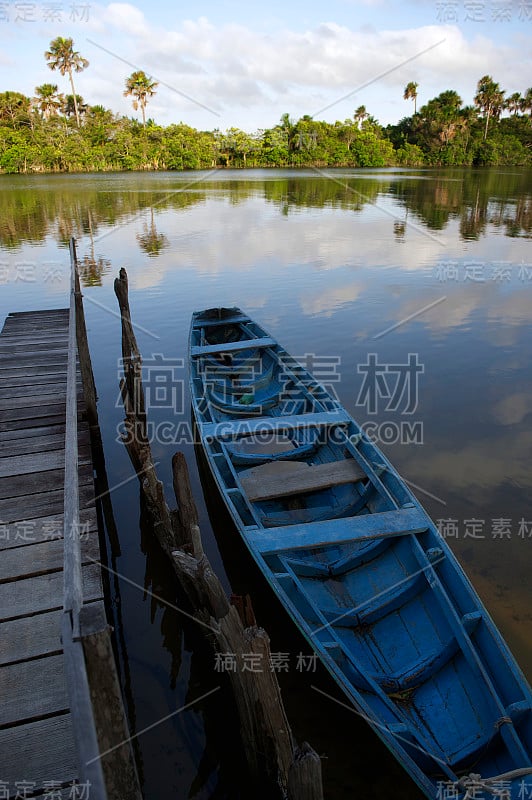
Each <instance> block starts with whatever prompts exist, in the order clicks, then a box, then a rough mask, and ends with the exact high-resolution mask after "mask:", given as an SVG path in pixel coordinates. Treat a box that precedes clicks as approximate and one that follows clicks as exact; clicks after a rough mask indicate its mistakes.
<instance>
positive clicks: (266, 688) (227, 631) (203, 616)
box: [115, 269, 323, 800]
mask: <svg viewBox="0 0 532 800" xmlns="http://www.w3.org/2000/svg"><path fill="white" fill-rule="evenodd" d="M115 294H116V296H117V299H118V304H119V307H120V313H121V317H122V357H123V363H124V376H125V377H124V379H123V380H122V381H121V389H122V397H123V400H124V408H125V412H126V419H125V435H124V443H125V446H126V448H127V450H128V453H129V456H130V458H131V461H132V463H133V465H134V467H135V469H136V470H137V473H138V476H139V481H140V486H141V491H142V494H143V497H144V499H145V501H146V508H147V511H148V513H149V514H150V517H151V519H152V522H153V529H154V533H155V535H156V536H157V539H158V540H159V543H160V544H161V546H162V548H163V550H164V551H165V552H166V554H167V555H168V557H169V558H170V560H171V563H172V565H173V568H174V571H175V573H176V576H177V578H178V580H179V582H180V585H181V587H182V589H183V590H184V592H185V593H186V595H187V597H188V600H189V602H190V604H191V606H192V609H193V616H194V617H195V618H196V619H197V620H198V622H200V623H202V625H201V627H202V629H203V630H205V631H206V636H207V640H208V642H209V643H210V644H211V646H212V647H213V650H214V653H215V654H219V655H222V654H227V653H230V654H231V655H232V656H234V657H235V661H236V669H235V670H234V671H233V670H230V671H228V672H227V673H226V674H227V676H228V678H229V680H230V682H231V686H232V689H233V696H234V700H235V705H236V708H237V712H238V715H239V720H240V727H241V738H242V744H243V747H244V751H245V754H246V758H247V762H248V766H249V770H250V774H251V776H252V778H253V779H254V781H255V783H256V787H257V791H256V792H255V794H256V796H257V797H259V796H260V797H268V798H275V797H283V798H286V797H288V798H289V800H323V789H322V780H321V763H320V759H319V757H318V756H317V755H316V753H314V751H313V750H312V748H311V747H310V746H309V745H308V744H306V743H304V744H303V745H302V747H301V748H297V747H296V746H295V743H294V741H293V737H292V733H291V730H290V726H289V724H288V720H287V717H286V713H285V710H284V707H283V703H282V698H281V690H280V688H279V684H278V681H277V676H276V674H275V672H274V671H272V670H270V669H269V668H266V669H263V670H261V671H257V672H254V671H251V670H249V669H248V670H246V669H244V663H245V658H244V656H245V657H246V659H249V658H250V656H251V657H253V656H256V657H257V661H258V663H261V664H266V665H268V667H269V664H270V642H269V637H268V635H267V633H266V631H265V630H263V629H262V628H260V627H258V626H257V625H256V624H255V623H254V617H253V614H252V612H251V611H250V609H249V607H248V609H247V611H246V615H245V618H246V622H245V623H244V622H243V620H242V618H241V615H240V614H239V612H238V610H237V608H236V607H235V606H234V605H232V604H231V603H230V602H229V600H228V598H227V595H226V593H225V591H224V589H223V586H222V584H221V583H220V581H219V580H218V578H217V576H216V575H215V573H214V572H213V570H212V567H211V565H210V563H209V560H208V558H207V556H206V555H205V553H204V551H203V545H202V542H201V535H200V529H199V521H198V512H197V508H196V504H195V502H194V498H193V495H192V490H191V487H190V479H189V474H188V469H187V464H186V460H185V457H184V455H183V454H182V453H176V454H175V455H174V457H173V460H172V472H173V484H174V493H175V496H176V501H177V505H178V509H177V511H170V509H169V508H168V506H167V504H166V500H165V497H164V491H163V485H162V483H161V482H160V481H159V480H158V478H157V474H156V471H155V466H154V463H153V458H152V454H151V448H150V444H149V441H148V438H147V435H146V409H145V405H144V392H143V389H142V377H141V376H142V367H141V357H140V353H139V350H138V346H137V342H136V338H135V334H134V330H133V325H132V323H131V313H130V309H129V299H128V280H127V273H126V271H125V270H124V269H121V270H120V273H119V277H118V278H117V279H116V280H115ZM242 616H244V614H243V615H242ZM250 622H252V623H253V624H249V623H250Z"/></svg>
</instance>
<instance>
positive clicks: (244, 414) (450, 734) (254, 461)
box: [190, 308, 532, 800]
mask: <svg viewBox="0 0 532 800" xmlns="http://www.w3.org/2000/svg"><path fill="white" fill-rule="evenodd" d="M190 378H191V394H192V404H193V409H194V416H195V420H196V424H197V428H198V429H199V433H200V437H201V441H202V444H203V446H204V450H205V453H206V456H207V459H208V462H209V465H210V468H211V470H212V473H213V476H214V478H215V480H216V482H217V484H218V487H219V489H220V492H221V495H222V496H223V498H224V500H225V503H226V505H227V508H228V510H229V512H230V513H231V515H232V518H233V520H234V522H235V525H236V526H237V528H238V530H239V532H240V534H241V536H242V538H243V539H244V541H245V543H246V545H247V547H248V548H249V550H250V552H251V554H252V555H253V557H254V559H255V560H256V562H257V564H258V565H259V567H260V569H261V570H262V571H263V573H264V575H265V576H266V578H267V580H268V581H269V583H270V584H271V586H272V588H273V590H274V591H275V593H276V594H277V596H278V597H279V598H280V600H281V602H282V603H283V604H284V606H285V608H286V610H287V611H288V613H289V614H290V615H291V617H292V618H293V620H294V621H295V623H296V624H297V626H298V627H299V629H300V630H301V631H302V633H303V634H304V635H305V636H306V638H307V639H308V641H309V642H310V644H311V645H312V647H313V648H314V649H315V651H316V653H317V654H318V656H319V658H320V659H321V661H322V662H323V664H324V665H325V666H326V667H327V669H328V670H329V671H330V673H331V674H332V676H333V677H334V678H335V680H336V681H337V683H338V685H339V686H340V687H341V688H342V690H343V691H344V692H345V694H346V695H347V697H348V698H349V701H350V702H351V703H352V704H353V706H354V707H355V709H356V710H357V711H358V713H360V714H362V715H363V716H364V717H365V718H366V719H367V721H368V722H369V724H370V725H371V726H372V728H373V729H374V730H375V732H376V733H377V734H378V735H379V736H380V737H381V738H382V739H383V740H384V742H385V743H386V745H387V746H388V747H389V749H390V750H391V751H392V752H393V753H394V755H395V756H396V758H397V759H398V760H399V762H400V763H401V764H402V765H403V766H404V767H405V769H406V770H407V771H408V772H409V773H410V775H411V776H412V777H413V778H414V780H415V781H416V782H417V784H418V785H419V786H420V787H421V789H422V790H423V791H424V792H425V794H426V795H427V796H428V797H430V798H438V800H442V798H446V799H447V800H450V798H457V799H458V798H493V797H508V798H511V800H526V798H530V797H532V769H531V767H532V762H531V752H532V714H531V700H532V696H531V691H530V687H529V686H528V684H527V682H526V680H525V678H524V676H523V674H522V673H521V671H520V669H519V667H518V666H517V664H516V662H515V660H514V658H513V656H512V655H511V653H510V651H509V649H508V647H507V645H506V644H505V642H504V641H503V639H502V637H501V635H500V633H499V632H498V630H497V628H496V627H495V625H494V623H493V621H492V620H491V618H490V616H489V614H488V613H487V611H486V609H485V608H484V606H483V605H482V603H481V601H480V599H479V597H478V596H477V594H476V593H475V591H474V589H473V587H472V586H471V584H470V583H469V580H468V579H467V577H466V576H465V574H464V573H463V572H462V569H461V568H460V566H459V564H458V562H457V561H456V559H455V557H454V555H453V554H452V552H451V550H450V549H449V547H448V546H447V544H446V542H445V541H444V540H443V538H442V537H441V536H440V534H439V532H438V530H437V528H436V527H435V525H434V524H433V522H432V521H431V519H430V518H429V516H428V515H427V514H426V512H425V511H424V510H423V508H422V507H421V505H420V503H419V502H418V501H417V499H416V498H415V497H414V495H413V494H412V493H411V492H410V491H409V489H408V487H407V486H406V485H405V483H404V482H403V481H402V479H401V478H400V476H399V475H398V473H397V472H396V471H395V469H394V468H393V466H392V465H391V464H390V463H389V462H388V461H387V459H386V458H385V457H384V455H383V454H382V453H381V452H380V450H379V449H378V448H377V447H376V446H375V445H374V444H373V443H372V442H371V441H369V439H368V438H367V437H366V436H365V434H364V433H363V431H362V430H361V428H360V427H359V426H358V425H357V423H356V422H355V421H354V420H353V419H352V418H351V417H350V416H349V414H347V412H346V411H345V410H344V408H342V407H341V406H340V404H339V403H338V402H337V401H336V400H335V399H333V398H332V397H331V396H330V395H329V394H328V393H327V392H326V391H325V389H324V388H323V387H321V386H320V385H319V384H318V383H317V381H316V380H314V378H313V377H312V376H311V375H310V374H309V372H308V371H307V370H305V369H304V368H303V367H302V366H301V365H299V364H298V363H297V362H296V361H295V360H294V359H293V358H291V357H290V356H289V354H288V353H287V352H286V351H285V350H284V349H283V348H282V347H281V346H280V345H279V344H278V343H277V342H276V341H275V339H273V338H272V337H271V336H269V335H268V333H267V332H266V331H264V330H263V328H261V326H260V325H258V324H257V323H256V322H253V321H252V320H251V319H250V318H249V317H248V316H246V314H244V313H243V312H242V311H241V310H240V309H238V308H219V309H209V310H206V311H202V312H197V313H195V314H194V315H193V319H192V326H191V334H190Z"/></svg>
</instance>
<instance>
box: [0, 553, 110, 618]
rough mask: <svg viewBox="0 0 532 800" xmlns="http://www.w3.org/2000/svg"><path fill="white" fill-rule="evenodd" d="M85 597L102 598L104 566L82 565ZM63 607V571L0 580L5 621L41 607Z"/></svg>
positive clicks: (39, 610)
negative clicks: (12, 579)
mask: <svg viewBox="0 0 532 800" xmlns="http://www.w3.org/2000/svg"><path fill="white" fill-rule="evenodd" d="M82 577H83V597H84V599H85V600H86V601H89V600H102V599H103V589H102V581H101V573H100V566H99V565H98V564H88V565H87V566H84V567H83V568H82ZM62 607H63V573H62V572H51V573H47V574H46V575H37V576H35V577H34V578H23V579H21V580H19V581H10V582H9V583H1V584H0V609H1V610H0V615H1V618H2V620H3V621H7V620H10V619H17V618H18V617H27V616H28V615H30V614H38V613H39V612H41V611H53V610H54V609H57V608H62Z"/></svg>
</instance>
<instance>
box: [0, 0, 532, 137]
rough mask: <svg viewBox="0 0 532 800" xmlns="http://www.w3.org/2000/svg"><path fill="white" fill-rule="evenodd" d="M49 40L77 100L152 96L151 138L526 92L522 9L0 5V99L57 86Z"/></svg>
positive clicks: (478, 4) (353, 0)
mask: <svg viewBox="0 0 532 800" xmlns="http://www.w3.org/2000/svg"><path fill="white" fill-rule="evenodd" d="M56 36H69V37H72V38H73V39H74V46H75V49H76V50H78V51H79V52H80V53H81V55H83V56H84V57H85V58H87V59H88V61H89V62H90V63H89V67H88V68H87V69H86V70H85V71H83V72H81V73H79V74H78V75H75V84H76V92H77V93H78V94H81V95H82V96H83V98H84V100H85V102H88V103H90V104H92V105H94V104H102V105H104V106H105V107H107V108H111V109H112V110H113V111H117V112H120V113H122V114H126V115H128V116H139V113H138V112H135V111H134V110H133V108H132V105H131V99H130V98H125V97H124V96H123V91H124V84H125V80H126V78H127V76H128V75H130V74H131V72H133V70H137V69H142V70H144V71H145V72H146V73H147V74H148V75H149V76H150V77H152V79H154V80H157V81H158V82H159V86H158V88H157V93H156V95H155V96H154V97H153V98H152V100H151V101H150V103H149V105H148V110H147V115H148V117H152V118H153V119H154V120H155V121H156V122H157V123H159V124H161V125H168V124H170V123H173V122H184V123H185V124H187V125H191V126H193V127H195V128H199V129H201V130H213V129H215V128H219V129H220V130H226V129H227V128H230V127H238V128H242V129H244V130H247V131H249V132H250V133H252V132H254V131H257V130H260V129H262V128H265V127H271V126H273V125H275V124H276V123H277V122H278V121H279V119H280V117H281V115H282V114H283V113H285V112H288V113H289V114H290V116H291V118H293V119H298V118H299V117H301V116H303V115H304V114H308V115H310V116H313V117H314V118H316V119H323V120H327V121H329V122H334V121H335V120H341V121H343V120H345V119H347V118H349V117H352V116H353V112H354V110H355V109H356V108H357V107H358V106H360V105H364V106H365V107H366V109H367V111H368V113H370V114H372V115H373V116H374V117H376V118H377V119H378V120H379V122H381V123H382V124H384V125H386V124H388V123H394V122H397V121H398V120H400V119H401V118H402V117H404V116H408V115H409V114H411V113H412V111H413V105H412V101H405V100H404V99H403V92H404V87H405V86H406V84H407V83H408V82H409V81H416V82H417V83H418V84H419V88H418V94H419V97H418V101H417V102H418V108H419V107H420V106H421V105H423V103H425V102H427V101H428V100H429V99H431V98H432V97H435V96H436V95H438V94H439V93H440V92H442V91H444V90H446V89H454V90H455V91H457V92H458V93H459V95H460V96H461V98H462V100H463V102H464V103H465V104H472V103H473V97H474V95H475V90H476V84H477V81H478V80H479V78H480V77H482V76H483V75H486V74H489V75H491V76H492V77H493V78H494V80H496V81H497V82H498V83H499V84H500V85H501V87H502V88H503V89H504V90H506V92H507V94H512V93H513V92H516V91H518V92H521V93H524V92H525V91H526V90H527V89H528V88H529V87H530V86H532V0H449V1H448V2H444V0H406V2H399V0H328V2H317V1H316V0H307V1H306V2H303V0H295V1H294V2H286V0H284V2H283V0H270V2H267V3H256V4H253V3H251V2H250V1H249V0H246V2H243V0H224V2H220V0H218V1H217V2H214V0H199V2H191V0H179V2H175V0H163V1H162V2H159V1H158V0H155V1H154V2H148V1H147V0H142V1H140V2H136V3H109V4H99V3H91V2H85V1H84V0H57V2H56V0H46V2H32V1H31V0H0V91H6V90H13V91H19V92H23V93H24V94H26V95H29V96H32V95H33V94H34V91H35V87H36V86H38V85H40V84H43V83H57V84H58V86H59V90H60V91H63V92H65V93H69V92H70V88H69V84H68V78H67V77H63V76H61V75H60V73H58V72H51V71H50V69H49V68H48V66H47V64H46V61H45V58H44V51H45V50H46V49H47V48H48V46H49V43H50V41H51V40H52V39H53V38H55V37H56Z"/></svg>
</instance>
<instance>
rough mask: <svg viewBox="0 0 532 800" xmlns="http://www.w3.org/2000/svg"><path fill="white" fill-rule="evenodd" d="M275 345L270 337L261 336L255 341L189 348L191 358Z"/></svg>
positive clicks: (245, 340)
mask: <svg viewBox="0 0 532 800" xmlns="http://www.w3.org/2000/svg"><path fill="white" fill-rule="evenodd" d="M274 344H276V342H275V339H272V338H271V337H270V336H261V337H260V338H257V339H239V340H238V341H237V342H224V343H223V344H207V345H201V346H196V347H191V348H190V355H191V356H192V358H199V357H200V356H211V355H216V353H234V352H237V351H238V350H253V349H255V348H257V347H272V346H273V345H274Z"/></svg>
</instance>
